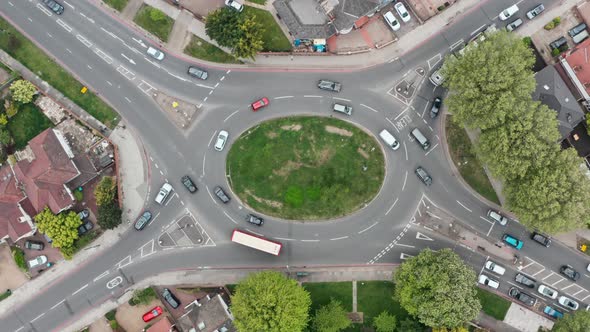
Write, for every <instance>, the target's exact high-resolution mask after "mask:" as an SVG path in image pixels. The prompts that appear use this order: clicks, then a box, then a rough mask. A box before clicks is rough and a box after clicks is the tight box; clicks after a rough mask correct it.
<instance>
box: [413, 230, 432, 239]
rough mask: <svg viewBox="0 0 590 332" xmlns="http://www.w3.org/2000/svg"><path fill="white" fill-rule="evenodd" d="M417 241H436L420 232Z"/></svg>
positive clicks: (417, 233) (417, 234)
mask: <svg viewBox="0 0 590 332" xmlns="http://www.w3.org/2000/svg"><path fill="white" fill-rule="evenodd" d="M416 239H418V240H424V241H434V240H433V239H432V238H430V237H428V236H426V235H424V234H422V233H420V232H416Z"/></svg>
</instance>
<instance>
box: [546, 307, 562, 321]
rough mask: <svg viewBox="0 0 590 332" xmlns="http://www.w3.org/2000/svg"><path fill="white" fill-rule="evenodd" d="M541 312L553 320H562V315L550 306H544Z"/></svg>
mask: <svg viewBox="0 0 590 332" xmlns="http://www.w3.org/2000/svg"><path fill="white" fill-rule="evenodd" d="M543 312H544V313H545V314H547V315H549V316H551V317H553V318H556V319H557V318H563V313H561V312H559V311H557V310H555V309H553V308H552V307H550V306H545V309H543Z"/></svg>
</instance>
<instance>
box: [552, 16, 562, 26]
mask: <svg viewBox="0 0 590 332" xmlns="http://www.w3.org/2000/svg"><path fill="white" fill-rule="evenodd" d="M551 22H553V24H554V25H555V26H558V25H559V23H561V17H559V16H557V17H556V18H554V19H553V20H552V21H551Z"/></svg>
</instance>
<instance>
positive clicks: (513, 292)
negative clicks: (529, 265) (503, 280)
mask: <svg viewBox="0 0 590 332" xmlns="http://www.w3.org/2000/svg"><path fill="white" fill-rule="evenodd" d="M508 295H510V296H511V297H513V298H515V299H516V300H518V301H520V302H522V303H524V304H526V305H528V306H534V305H535V304H536V303H537V299H535V298H534V297H533V296H532V295H529V294H527V293H525V292H521V291H520V290H518V288H516V287H512V288H510V290H509V291H508Z"/></svg>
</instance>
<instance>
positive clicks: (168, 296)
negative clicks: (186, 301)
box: [162, 288, 180, 309]
mask: <svg viewBox="0 0 590 332" xmlns="http://www.w3.org/2000/svg"><path fill="white" fill-rule="evenodd" d="M162 297H163V298H164V300H166V302H168V304H169V305H170V306H171V307H172V308H174V309H176V308H178V306H180V300H178V298H177V297H176V296H174V294H172V292H171V291H170V290H169V289H168V288H164V291H163V292H162Z"/></svg>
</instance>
